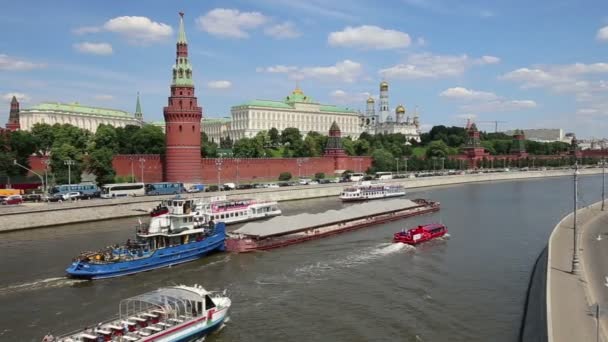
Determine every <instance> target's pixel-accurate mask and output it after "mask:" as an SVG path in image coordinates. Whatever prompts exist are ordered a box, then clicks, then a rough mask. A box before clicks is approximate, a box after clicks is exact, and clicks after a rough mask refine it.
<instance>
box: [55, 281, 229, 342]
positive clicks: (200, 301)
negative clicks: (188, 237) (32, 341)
mask: <svg viewBox="0 0 608 342" xmlns="http://www.w3.org/2000/svg"><path fill="white" fill-rule="evenodd" d="M230 305H231V301H230V299H229V298H228V297H227V296H226V291H225V290H224V292H223V293H219V292H210V291H207V290H205V289H204V288H203V287H202V286H199V285H194V286H185V285H178V286H171V287H165V288H160V289H158V290H156V291H152V292H148V293H144V294H141V295H139V296H135V297H132V298H128V299H124V300H122V301H121V302H120V304H119V306H118V317H115V318H114V319H110V320H105V321H103V322H101V323H98V324H97V323H96V324H97V325H96V326H94V327H92V328H85V329H84V330H81V331H75V332H71V333H68V334H65V335H62V336H58V337H56V338H55V339H52V340H53V341H58V342H77V341H79V342H80V341H89V342H92V341H95V342H97V341H113V342H127V341H129V342H131V341H133V342H134V341H139V342H152V341H154V342H174V341H194V340H197V339H200V338H201V337H204V336H205V335H207V334H208V333H210V332H212V331H213V330H215V329H217V328H219V327H220V326H221V325H222V323H223V322H224V321H225V320H226V318H227V316H228V310H229V309H230ZM47 337H48V336H47Z"/></svg>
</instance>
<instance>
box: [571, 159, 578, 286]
mask: <svg viewBox="0 0 608 342" xmlns="http://www.w3.org/2000/svg"><path fill="white" fill-rule="evenodd" d="M577 211H578V162H575V163H574V215H573V216H574V217H573V219H574V239H573V240H574V251H573V253H572V274H576V273H578V266H579V263H578V251H577V250H576V246H577V240H578V227H577V224H576V212H577Z"/></svg>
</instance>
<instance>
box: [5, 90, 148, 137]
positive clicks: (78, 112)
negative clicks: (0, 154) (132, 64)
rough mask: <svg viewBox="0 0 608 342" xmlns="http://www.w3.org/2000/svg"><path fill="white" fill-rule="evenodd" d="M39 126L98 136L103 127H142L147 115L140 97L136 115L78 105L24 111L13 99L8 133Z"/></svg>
mask: <svg viewBox="0 0 608 342" xmlns="http://www.w3.org/2000/svg"><path fill="white" fill-rule="evenodd" d="M37 123H46V124H49V125H54V124H70V125H73V126H76V127H78V128H81V129H86V130H89V131H91V132H92V133H95V131H96V130H97V127H98V126H99V125H101V124H105V125H111V126H114V127H125V126H127V125H135V126H142V125H143V113H142V112H141V105H140V103H139V94H138V95H137V103H136V105H135V113H133V114H132V113H129V112H126V111H123V110H118V109H109V108H99V107H91V106H85V105H81V104H79V103H78V102H74V103H59V102H43V103H40V104H37V105H34V106H32V107H29V108H24V109H20V108H19V102H18V101H17V99H16V98H15V97H13V100H12V101H11V111H10V115H9V123H8V124H7V129H10V130H17V129H21V130H25V131H29V130H31V129H32V127H33V126H34V125H35V124H37Z"/></svg>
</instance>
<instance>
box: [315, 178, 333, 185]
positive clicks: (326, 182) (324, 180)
mask: <svg viewBox="0 0 608 342" xmlns="http://www.w3.org/2000/svg"><path fill="white" fill-rule="evenodd" d="M317 182H318V183H319V184H329V183H331V182H330V180H329V179H319V180H318V181H317Z"/></svg>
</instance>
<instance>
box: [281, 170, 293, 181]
mask: <svg viewBox="0 0 608 342" xmlns="http://www.w3.org/2000/svg"><path fill="white" fill-rule="evenodd" d="M290 179H291V172H281V174H280V175H279V180H280V181H288V180H290Z"/></svg>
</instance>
